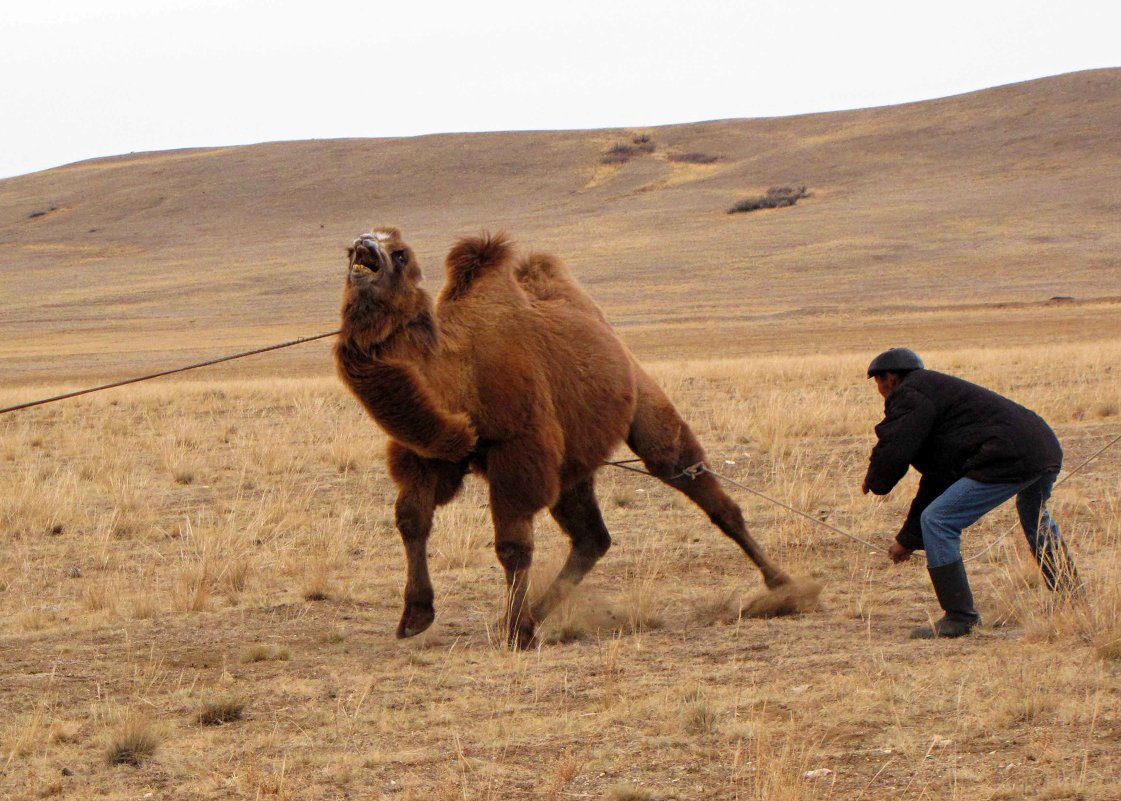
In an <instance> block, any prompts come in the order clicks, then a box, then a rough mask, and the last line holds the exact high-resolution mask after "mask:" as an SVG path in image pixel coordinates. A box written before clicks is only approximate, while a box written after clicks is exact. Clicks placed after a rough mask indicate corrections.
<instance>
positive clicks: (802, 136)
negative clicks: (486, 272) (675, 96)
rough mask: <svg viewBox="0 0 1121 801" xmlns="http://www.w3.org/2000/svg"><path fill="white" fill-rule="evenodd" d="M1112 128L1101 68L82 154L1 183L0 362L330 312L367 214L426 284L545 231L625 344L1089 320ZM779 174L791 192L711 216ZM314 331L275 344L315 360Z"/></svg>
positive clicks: (125, 363)
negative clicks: (527, 126)
mask: <svg viewBox="0 0 1121 801" xmlns="http://www.w3.org/2000/svg"><path fill="white" fill-rule="evenodd" d="M1118 130H1121V69H1111V70H1095V71H1089V72H1081V73H1074V74H1070V75H1063V76H1059V77H1054V78H1048V79H1044V80H1038V81H1031V82H1027V83H1022V84H1015V85H1010V86H1004V87H1000V88H996V89H990V90H985V91H981V92H975V93H971V94H967V95H961V96H957V97H951V98H946V99H941V100H934V101H927V102H921V103H913V104H908V105H901V106H894V107H886V108H877V109H868V110H860V111H848V112H837V113H828V114H816V115H807V116H800V117H788V118H775V119H750V120H724V121H716V122H705V123H697V124H689V125H677V126H669V127H660V128H653V129H643V130H596V131H564V132H529V133H492V134H471V135H440V136H428V137H420V138H409V139H380V140H379V139H356V140H333V141H305V142H285V143H271V144H260V145H252V146H244V147H228V148H217V149H199V150H184V151H171V152H157V153H138V154H131V155H127V156H118V157H113V158H104V159H97V160H93V161H86V162H81V163H76V164H71V165H67V166H64V167H59V168H57V169H52V170H48V171H45V172H40V173H35V174H31V175H26V176H20V177H16V178H10V179H6V180H3V181H0V281H2V282H3V285H4V287H5V292H4V300H3V302H2V303H3V317H2V319H0V340H2V342H3V345H2V346H0V351H2V352H3V356H4V361H5V364H6V366H7V367H8V370H9V371H10V373H9V374H10V375H11V377H12V380H35V381H46V382H59V381H67V380H71V379H79V378H80V379H83V380H85V379H89V378H93V377H95V376H96V377H103V376H118V375H127V374H132V373H135V372H137V371H140V370H144V369H147V368H150V367H160V366H164V365H169V364H178V363H182V362H183V361H184V360H189V359H190V358H191V357H193V356H195V355H200V356H209V355H215V354H219V353H225V352H228V351H230V350H238V349H241V348H242V347H245V348H248V347H254V346H258V345H263V344H268V343H271V342H275V341H280V340H285V339H290V338H294V337H297V336H301V335H307V334H312V333H318V332H321V331H329V330H331V329H332V328H333V327H334V324H335V322H336V317H337V303H338V298H339V292H340V282H341V280H342V275H343V249H344V247H345V246H346V245H347V244H348V243H349V242H350V240H351V239H352V238H353V237H354V236H355V235H356V234H357V233H360V232H362V231H364V230H366V229H368V228H369V227H370V226H371V225H372V224H374V223H393V224H397V225H399V226H401V227H402V228H403V230H404V231H405V232H406V234H407V236H408V238H409V240H410V241H411V242H413V243H415V246H416V249H417V251H418V253H419V254H420V256H421V258H422V260H423V264H424V265H425V267H426V269H427V274H428V276H429V280H430V281H433V282H434V283H438V282H439V281H440V280H441V279H442V257H443V253H444V252H446V249H447V248H448V246H449V244H450V243H451V241H452V240H453V238H455V237H456V236H459V235H461V234H464V233H471V232H476V231H478V230H479V229H481V228H488V229H492V230H494V229H504V230H507V231H509V232H510V233H511V234H512V235H513V236H514V237H515V239H516V240H518V241H519V242H520V243H522V244H523V245H524V246H526V247H528V248H534V249H542V250H547V251H552V252H554V253H557V254H559V255H560V256H562V257H563V258H565V259H566V260H567V261H568V262H569V263H570V264H571V265H572V266H573V268H574V270H575V271H576V273H577V274H578V275H579V277H580V278H581V280H582V281H583V282H584V283H585V284H586V285H587V286H588V288H589V289H590V290H591V291H592V292H593V294H594V295H595V296H596V298H597V299H598V300H599V301H600V302H601V303H602V305H603V306H604V308H605V310H606V312H607V313H608V315H609V317H610V318H611V319H612V320H613V321H614V322H615V323H616V325H618V326H619V327H620V329H621V330H622V331H623V334H624V336H625V337H626V338H627V339H628V340H629V341H630V343H631V344H632V345H633V346H634V347H635V348H636V350H637V351H638V353H639V354H640V356H643V357H645V358H665V357H675V358H676V357H685V356H713V355H728V356H734V355H742V354H754V353H767V352H773V351H774V350H776V349H782V350H784V351H788V352H796V353H807V352H834V351H841V350H858V351H875V350H878V349H880V348H881V347H882V346H887V345H891V344H898V343H903V342H906V343H908V344H911V345H912V346H914V347H919V348H927V349H929V348H937V347H942V346H948V345H961V344H966V345H969V344H974V345H978V346H985V345H991V344H1003V345H1014V344H1016V343H1021V342H1030V341H1035V340H1036V339H1038V338H1039V337H1040V331H1041V330H1043V331H1046V337H1047V338H1048V339H1049V340H1055V341H1080V340H1083V339H1087V338H1109V337H1113V336H1116V335H1117V333H1118V332H1119V331H1121V323H1119V321H1118V318H1119V317H1121V314H1119V312H1121V306H1119V305H1118V296H1121V289H1118V288H1119V287H1121V228H1119V227H1118V226H1117V225H1116V221H1117V219H1119V218H1121V196H1119V193H1118V191H1117V187H1118V186H1119V185H1121V139H1119V138H1118V137H1117V135H1116V132H1117V131H1118ZM644 136H645V137H649V138H650V140H651V141H652V143H653V146H654V150H653V151H652V152H650V153H641V152H640V153H638V154H636V155H635V156H634V157H632V158H631V159H630V160H628V161H625V162H624V163H618V164H605V163H603V156H604V154H605V153H607V152H608V151H609V150H611V148H612V147H614V146H616V145H619V144H629V143H631V142H632V141H633V140H634V139H635V138H640V137H644ZM696 154H700V156H703V157H707V158H714V159H715V160H713V161H711V162H710V163H698V162H703V161H705V160H706V159H702V158H700V157H699V156H697V155H696ZM682 158H684V159H685V160H679V159H682ZM776 185H805V186H806V187H807V188H808V192H809V193H810V196H809V197H808V198H806V199H804V200H801V201H800V202H799V203H798V204H797V205H796V206H793V207H789V208H785V209H776V210H767V211H760V212H755V213H751V214H727V213H726V211H727V209H728V208H729V207H730V206H731V205H732V204H733V203H734V202H736V201H737V200H739V199H741V198H743V197H745V196H749V195H755V194H760V193H762V192H765V191H766V189H767V188H768V187H771V186H776ZM1056 297H1061V298H1073V299H1074V301H1073V302H1069V301H1052V300H1051V299H1052V298H1056ZM326 347H327V346H326V345H325V344H323V343H320V344H319V345H308V346H303V347H302V348H301V349H298V351H299V352H296V351H291V352H289V356H290V358H289V359H288V361H286V364H289V363H291V364H292V365H294V367H293V368H292V369H295V370H298V371H301V372H312V373H314V372H321V371H326V370H329V369H330V368H329V366H328V364H327V362H326ZM234 369H238V370H242V371H249V372H253V371H259V372H265V373H268V372H270V371H271V370H274V369H275V363H274V362H270V363H267V364H266V363H263V362H256V363H249V362H245V363H240V364H239V366H238V367H237V368H234Z"/></svg>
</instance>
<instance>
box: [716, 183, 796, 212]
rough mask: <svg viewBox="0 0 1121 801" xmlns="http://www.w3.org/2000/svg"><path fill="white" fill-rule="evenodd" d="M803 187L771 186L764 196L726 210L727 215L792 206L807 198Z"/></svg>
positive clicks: (745, 200)
mask: <svg viewBox="0 0 1121 801" xmlns="http://www.w3.org/2000/svg"><path fill="white" fill-rule="evenodd" d="M809 196H810V195H809V193H808V192H807V191H806V187H804V186H796V187H791V186H772V187H771V188H770V189H768V190H767V193H766V194H765V195H756V196H755V197H748V198H744V199H743V200H740V201H738V202H737V203H735V204H734V205H733V206H732V208H730V209H728V213H729V214H739V213H741V212H747V211H758V210H759V209H779V208H782V207H784V206H793V205H794V204H795V203H797V202H798V201H799V200H801V199H802V198H804V197H809Z"/></svg>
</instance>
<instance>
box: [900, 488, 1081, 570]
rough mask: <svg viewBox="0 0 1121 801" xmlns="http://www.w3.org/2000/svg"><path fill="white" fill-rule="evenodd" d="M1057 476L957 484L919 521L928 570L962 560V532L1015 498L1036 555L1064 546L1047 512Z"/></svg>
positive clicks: (931, 505)
mask: <svg viewBox="0 0 1121 801" xmlns="http://www.w3.org/2000/svg"><path fill="white" fill-rule="evenodd" d="M1056 476H1057V474H1056V473H1045V474H1044V475H1042V476H1039V477H1037V478H1033V479H1030V480H1028V481H1023V482H1020V483H1018V484H985V483H982V482H980V481H974V480H973V479H971V478H962V479H958V480H957V481H955V482H954V483H953V484H951V485H950V487H949V489H947V490H946V491H945V492H943V493H942V494H941V495H939V496H938V497H937V498H935V499H934V501H933V502H932V503H931V504H930V506H928V507H926V509H924V510H923V513H922V516H921V517H920V518H919V522H920V523H921V525H922V542H923V549H924V550H925V551H926V564H927V567H941V566H942V565H949V564H953V563H954V562H956V561H958V560H959V559H961V531H962V529H964V528H966V527H968V526H971V525H973V524H974V523H976V522H977V521H978V520H980V519H981V518H982V517H983V516H984V515H986V514H988V513H989V512H991V511H992V510H993V509H995V508H996V507H998V506H1000V505H1001V504H1002V503H1004V502H1005V501H1006V500H1008V499H1009V498H1011V497H1012V496H1013V495H1015V496H1016V511H1017V513H1018V514H1019V516H1020V525H1021V526H1022V527H1023V529H1024V536H1026V537H1027V539H1028V544H1029V545H1031V549H1032V553H1035V554H1039V553H1044V552H1048V551H1049V549H1050V548H1052V547H1056V546H1057V547H1061V543H1062V534H1061V532H1060V531H1059V525H1058V523H1056V522H1055V521H1054V519H1053V518H1052V517H1051V513H1050V512H1048V511H1047V499H1048V498H1050V497H1051V488H1052V487H1054V486H1055V478H1056ZM1041 520H1042V523H1043V527H1042V529H1043V530H1042V531H1040V522H1041Z"/></svg>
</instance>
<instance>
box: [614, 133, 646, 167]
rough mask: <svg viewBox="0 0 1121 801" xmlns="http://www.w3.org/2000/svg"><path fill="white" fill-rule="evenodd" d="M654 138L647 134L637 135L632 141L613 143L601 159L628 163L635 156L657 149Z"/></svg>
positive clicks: (616, 162) (615, 162)
mask: <svg viewBox="0 0 1121 801" xmlns="http://www.w3.org/2000/svg"><path fill="white" fill-rule="evenodd" d="M657 147H658V146H657V145H656V144H655V143H654V140H653V139H652V138H651V137H650V136H648V135H646V134H642V135H641V136H636V137H634V138H633V139H631V141H630V142H619V143H618V144H615V145H612V146H611V149H610V150H608V151H607V152H606V153H604V154H603V157H602V158H600V161H601V162H602V163H603V164H626V163H627V162H628V161H630V160H631V159H633V158H634V157H635V156H641V155H642V154H644V153H653V152H654V151H655V150H656V149H657Z"/></svg>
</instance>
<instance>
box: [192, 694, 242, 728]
mask: <svg viewBox="0 0 1121 801" xmlns="http://www.w3.org/2000/svg"><path fill="white" fill-rule="evenodd" d="M244 714H245V701H243V700H242V699H241V698H218V699H214V700H210V701H206V702H204V703H203V705H202V708H201V709H200V710H199V713H198V722H199V723H201V724H202V725H203V726H221V725H222V724H223V723H233V722H234V721H235V720H241V718H242V716H243V715H244Z"/></svg>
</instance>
